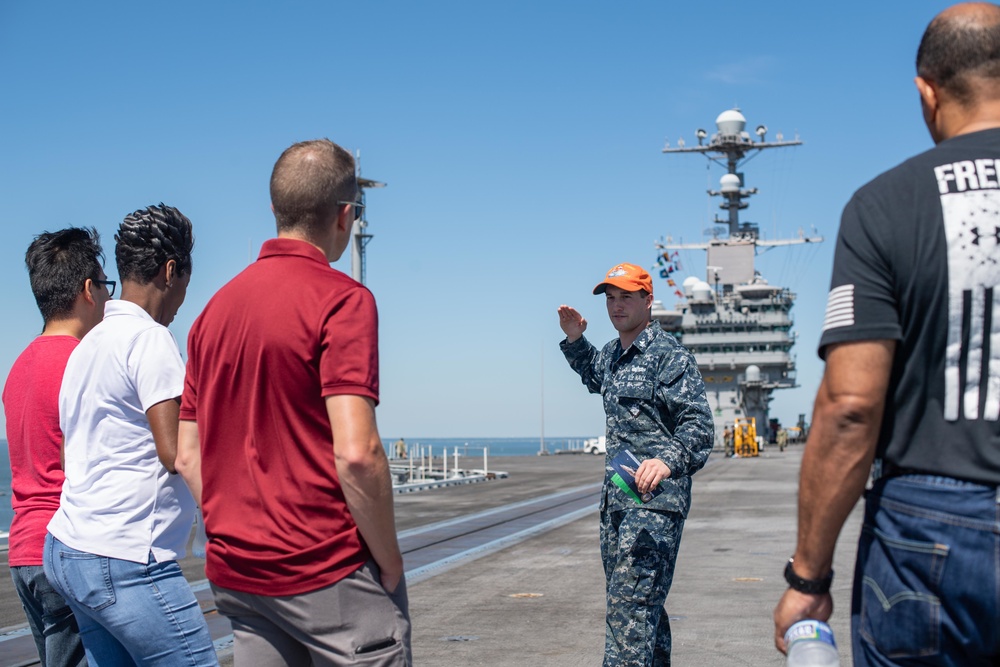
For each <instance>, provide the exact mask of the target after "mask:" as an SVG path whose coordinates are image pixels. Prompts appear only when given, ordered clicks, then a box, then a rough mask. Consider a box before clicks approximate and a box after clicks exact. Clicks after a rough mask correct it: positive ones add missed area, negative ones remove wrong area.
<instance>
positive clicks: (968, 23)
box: [917, 8, 1000, 106]
mask: <svg viewBox="0 0 1000 667" xmlns="http://www.w3.org/2000/svg"><path fill="white" fill-rule="evenodd" d="M985 9H987V8H984V10H985ZM994 9H995V8H994ZM917 75H918V76H920V77H921V78H923V79H926V80H928V81H933V82H934V83H935V84H937V85H938V87H940V88H941V89H943V90H945V91H947V92H948V93H950V94H951V95H952V96H953V97H954V98H955V99H956V100H957V101H958V102H959V103H960V104H962V105H963V106H969V105H970V104H973V103H975V102H976V101H977V99H978V98H979V95H980V94H983V93H985V94H986V95H987V97H988V98H992V97H997V96H998V94H1000V11H980V12H977V13H976V15H975V16H966V15H960V16H938V17H936V18H935V19H934V20H933V21H931V23H930V25H928V26H927V30H926V31H924V36H923V38H922V39H921V40H920V47H919V48H918V49H917ZM983 84H986V85H985V86H984V85H983Z"/></svg>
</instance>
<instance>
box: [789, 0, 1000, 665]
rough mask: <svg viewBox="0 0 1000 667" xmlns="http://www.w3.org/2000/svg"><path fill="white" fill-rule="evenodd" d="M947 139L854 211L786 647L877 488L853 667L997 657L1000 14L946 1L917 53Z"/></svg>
mask: <svg viewBox="0 0 1000 667" xmlns="http://www.w3.org/2000/svg"><path fill="white" fill-rule="evenodd" d="M917 73H918V76H917V78H916V85H917V89H918V91H919V93H920V98H921V103H922V108H923V115H924V120H925V122H926V124H927V127H928V129H929V130H930V134H931V137H932V139H933V140H934V143H935V144H936V146H935V147H934V148H933V149H931V150H929V151H927V152H925V153H923V154H921V155H917V156H916V157H914V158H911V159H910V160H908V161H906V162H904V163H903V164H901V165H899V166H898V167H896V168H894V169H892V170H890V171H888V172H886V173H884V174H882V175H881V176H879V177H878V178H876V179H875V180H873V181H872V182H870V183H868V184H867V185H865V186H864V187H863V188H861V189H860V190H858V192H857V193H855V195H854V197H853V198H852V199H851V201H850V202H849V203H848V205H847V207H846V208H845V209H844V214H843V218H842V220H841V227H840V232H839V236H838V239H837V247H836V257H835V260H834V269H833V279H832V281H831V289H830V295H829V300H828V303H827V311H826V320H825V322H824V326H823V335H822V338H821V340H820V355H821V356H822V357H823V358H824V359H825V360H826V370H825V373H824V375H823V380H822V383H821V385H820V389H819V392H818V394H817V397H816V404H815V408H814V414H813V424H812V429H811V431H810V434H809V440H808V443H807V445H806V450H805V455H804V457H803V461H802V470H801V479H800V484H799V534H798V543H797V547H796V550H795V554H794V556H793V558H792V559H791V560H790V561H789V563H788V564H787V565H786V569H785V578H786V580H787V581H788V583H789V589H788V591H786V593H785V595H784V596H783V597H782V599H781V601H780V602H779V604H778V606H777V608H776V609H775V612H774V620H775V644H776V645H777V647H778V649H779V650H782V651H784V650H785V642H784V638H783V636H784V633H785V631H786V630H787V629H788V628H789V627H790V626H791V625H792V624H793V623H795V622H796V621H798V620H802V619H819V620H826V619H828V618H829V617H830V614H831V613H832V612H833V603H832V599H831V597H830V594H829V587H830V583H831V581H832V578H833V570H832V562H833V550H834V546H835V544H836V540H837V537H838V535H839V533H840V529H841V527H842V526H843V523H844V520H845V519H846V517H847V515H848V514H849V513H850V511H851V509H852V508H853V507H854V505H855V503H856V502H857V500H858V498H859V497H860V496H861V494H862V492H863V491H864V489H865V485H866V481H867V480H868V477H869V472H870V471H871V473H872V478H873V483H872V488H871V490H870V491H869V492H868V493H867V494H866V513H865V523H864V528H863V531H862V536H861V540H860V542H859V546H858V560H857V564H856V567H855V581H854V591H853V592H854V595H853V604H852V638H853V653H854V660H855V665H903V664H914V661H916V660H920V661H921V662H920V664H934V665H977V664H984V665H985V664H997V663H998V661H1000V633H998V632H997V627H1000V593H998V591H1000V536H998V534H997V532H996V530H997V529H996V526H997V511H998V510H997V508H998V507H1000V505H998V500H1000V495H998V486H1000V7H998V6H996V5H993V4H987V3H966V4H961V5H956V6H954V7H951V8H949V9H946V10H945V11H943V12H941V13H940V14H939V15H938V16H937V17H936V18H935V19H934V20H933V21H932V22H931V24H930V25H929V26H928V28H927V31H926V32H925V33H924V36H923V40H922V41H921V44H920V48H919V51H918V53H917Z"/></svg>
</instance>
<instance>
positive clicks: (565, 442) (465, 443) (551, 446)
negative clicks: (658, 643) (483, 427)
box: [0, 436, 584, 532]
mask: <svg viewBox="0 0 1000 667" xmlns="http://www.w3.org/2000/svg"><path fill="white" fill-rule="evenodd" d="M398 439H399V438H398V437H396V438H383V440H382V444H383V445H384V446H385V450H386V453H387V454H389V456H392V455H393V454H395V451H396V449H395V442H396V440H398ZM404 441H405V442H406V444H407V445H408V446H409V450H410V452H411V456H419V451H420V450H421V449H422V450H423V452H424V455H425V456H426V455H428V454H432V455H434V456H441V454H442V453H443V452H444V450H445V449H447V450H448V456H453V455H454V453H455V449H456V448H458V455H459V456H474V457H479V456H482V455H483V450H484V449H486V450H487V452H488V454H487V456H488V457H489V458H490V459H493V458H494V457H502V456H534V455H536V454H538V453H539V452H540V451H541V449H542V446H543V443H542V439H541V438H412V439H411V438H406V437H405V436H404ZM583 441H584V438H582V437H581V438H545V442H544V447H545V449H546V451H548V452H553V451H556V450H558V449H579V448H582V447H583ZM10 500H11V499H10V458H9V454H8V452H7V441H6V440H0V532H7V530H8V529H9V528H10V521H11V519H12V518H13V517H14V511H13V510H12V509H11V507H10Z"/></svg>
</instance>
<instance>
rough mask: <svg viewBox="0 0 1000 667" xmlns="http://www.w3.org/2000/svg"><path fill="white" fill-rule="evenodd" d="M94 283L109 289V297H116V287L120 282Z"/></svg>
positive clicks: (100, 281)
mask: <svg viewBox="0 0 1000 667" xmlns="http://www.w3.org/2000/svg"><path fill="white" fill-rule="evenodd" d="M93 282H94V283H96V284H98V285H104V286H105V287H107V288H108V296H114V295H115V285H117V284H118V281H116V280H94V281H93Z"/></svg>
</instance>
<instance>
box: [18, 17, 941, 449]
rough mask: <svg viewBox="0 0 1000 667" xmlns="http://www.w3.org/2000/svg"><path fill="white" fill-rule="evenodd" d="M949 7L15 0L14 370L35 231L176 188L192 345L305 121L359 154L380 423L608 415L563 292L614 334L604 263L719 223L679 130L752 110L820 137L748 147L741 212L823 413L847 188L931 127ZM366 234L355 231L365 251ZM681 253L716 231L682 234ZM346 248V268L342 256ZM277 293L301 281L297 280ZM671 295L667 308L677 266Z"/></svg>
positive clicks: (548, 420)
mask: <svg viewBox="0 0 1000 667" xmlns="http://www.w3.org/2000/svg"><path fill="white" fill-rule="evenodd" d="M947 5H948V3H945V2H931V1H929V0H914V1H910V2H906V3H900V2H892V3H888V2H886V3H872V2H865V3H861V2H857V1H856V0H847V1H845V2H841V3H832V4H831V3H818V4H817V3H812V4H810V3H800V2H761V3H753V4H751V3H743V2H735V1H729V0H722V1H719V2H714V3H710V4H708V5H699V4H697V3H679V2H650V1H635V2H622V3H610V2H580V1H576V2H544V1H537V0H536V1H534V2H520V1H507V2H503V3H488V2H419V3H415V2H351V3H347V2H339V1H336V2H335V1H327V2H287V3H263V2H256V3H255V2H247V3H236V2H216V3H205V2H187V1H184V0H181V1H177V2H171V3H144V2H101V3H77V2H45V1H39V2H27V1H25V0H8V1H6V2H4V3H2V4H0V74H2V82H3V92H2V95H0V122H2V127H3V130H2V131H0V196H2V201H3V204H2V207H0V216H2V218H0V222H2V225H3V227H2V229H3V230H4V234H5V237H6V238H5V241H4V243H3V244H2V246H0V253H2V254H0V278H2V279H3V284H4V285H5V289H4V290H3V292H2V294H3V310H4V313H5V320H6V322H5V326H3V327H2V328H0V373H2V374H3V376H4V377H6V373H7V371H8V370H9V368H10V365H11V364H12V363H13V361H14V359H15V358H16V356H17V354H18V353H19V352H20V351H21V349H23V347H24V346H25V345H26V344H27V343H28V342H29V341H30V340H31V338H32V337H33V336H34V335H35V334H37V333H38V332H39V331H40V329H41V318H40V316H39V315H38V312H37V309H36V307H35V305H34V300H33V299H32V297H31V293H30V289H29V286H28V280H27V273H26V271H25V269H24V263H23V257H24V251H25V249H26V248H27V245H28V243H30V241H31V239H32V237H33V236H34V235H35V234H37V233H39V232H40V231H43V230H55V229H58V228H62V227H65V226H68V225H83V226H94V227H97V229H98V230H99V231H100V232H101V234H102V237H103V240H104V245H105V249H106V253H107V255H108V258H109V266H108V267H107V268H108V274H109V276H110V277H111V278H117V270H116V269H115V268H114V266H113V264H114V260H113V258H114V248H113V246H114V239H113V237H114V231H115V229H116V228H117V225H118V223H119V222H120V221H121V219H122V217H123V216H124V215H126V214H127V213H129V212H131V211H132V210H135V209H137V208H141V207H143V206H146V205H148V204H152V203H157V202H160V201H163V202H165V203H167V204H170V205H173V206H177V207H178V208H179V209H180V210H181V211H183V212H184V213H185V214H186V215H187V216H188V217H190V218H191V220H192V222H193V223H194V228H195V236H196V247H195V268H194V274H193V278H192V282H191V287H190V289H189V291H188V297H187V301H186V303H185V304H184V306H183V307H182V308H181V311H180V313H179V315H178V317H177V319H176V320H175V321H174V323H173V324H172V325H171V329H172V330H173V331H174V334H175V336H176V337H177V339H178V341H179V343H180V345H181V349H182V352H183V351H184V347H185V340H186V337H187V332H188V328H189V327H190V325H191V322H192V321H193V320H194V318H195V317H196V316H197V315H198V313H199V312H200V311H201V309H202V307H203V306H204V304H205V303H206V302H207V300H208V299H209V297H210V296H211V295H212V294H213V293H214V292H215V290H216V289H218V288H219V287H220V286H221V285H222V284H224V283H225V282H226V281H227V280H229V279H230V278H231V277H232V276H233V275H235V274H236V273H237V272H239V271H240V270H241V269H242V268H243V267H245V266H246V264H247V263H248V262H249V261H250V260H251V259H252V258H255V257H256V255H257V252H258V251H259V249H260V244H261V243H262V242H263V241H265V240H266V239H268V238H270V237H271V236H273V234H274V223H273V218H272V217H271V214H270V211H269V200H268V192H267V183H268V178H269V175H270V171H271V167H272V165H273V164H274V161H275V159H276V158H277V157H278V155H279V154H280V153H281V151H282V150H283V149H284V148H286V147H287V146H288V145H290V144H291V143H294V142H296V141H300V140H304V139H312V138H317V137H329V138H330V139H332V140H334V141H336V142H338V143H340V144H341V145H343V146H344V147H346V148H348V149H349V150H352V151H357V150H360V151H361V164H362V174H363V175H364V176H366V177H369V178H374V179H377V180H381V181H385V182H386V183H388V187H387V188H385V189H383V190H377V191H373V192H371V193H370V194H369V196H368V219H369V229H368V231H369V232H370V233H372V234H373V235H374V239H373V240H372V241H371V242H370V244H369V245H368V249H367V250H368V266H367V273H368V276H367V277H368V281H367V283H368V286H369V287H370V288H371V290H372V292H373V293H374V294H375V296H376V298H377V300H378V303H379V313H380V321H381V328H380V353H381V368H382V375H381V379H382V402H381V405H380V406H379V410H378V418H379V425H380V430H381V432H382V435H383V436H385V437H393V438H394V437H398V436H403V437H408V438H412V437H501V436H523V437H530V436H536V435H538V434H540V432H541V431H542V429H543V419H544V433H545V434H546V435H547V436H550V437H555V436H589V435H597V434H599V433H602V432H603V428H604V427H603V413H602V408H601V404H600V400H599V398H597V397H595V396H591V395H588V394H587V393H586V391H585V389H584V388H583V387H582V385H580V384H579V380H578V379H577V377H576V376H575V375H574V374H573V373H572V372H571V371H570V370H569V369H568V367H567V366H566V364H565V362H564V361H563V359H562V357H561V355H560V353H559V350H558V341H559V340H560V339H561V337H562V334H561V332H560V330H559V326H558V321H557V317H556V308H557V307H558V306H559V305H560V304H562V303H568V304H570V305H573V306H575V307H577V308H578V309H579V310H581V312H582V313H583V314H584V316H586V317H587V318H588V320H589V321H590V329H589V330H588V338H590V339H591V340H592V341H594V342H595V344H601V343H604V342H606V341H607V340H609V339H611V338H612V337H613V335H614V331H613V329H612V328H611V326H610V324H609V323H608V321H607V315H606V312H605V309H604V303H603V299H601V298H600V297H595V296H592V295H591V290H592V288H593V286H594V285H595V284H596V283H597V282H599V281H600V279H601V278H602V276H603V274H604V272H605V271H606V270H607V269H608V268H609V267H610V266H612V265H613V264H616V263H618V262H621V261H630V262H634V263H638V264H643V265H646V266H652V265H653V264H654V263H655V257H656V255H655V250H654V245H653V244H654V242H655V241H656V240H657V239H660V238H661V237H664V236H667V235H669V236H671V237H673V239H674V240H675V241H676V240H682V239H683V240H685V241H699V240H702V239H703V238H704V236H703V230H704V229H705V228H706V227H708V221H709V220H710V219H711V218H712V216H713V215H714V212H715V210H716V205H717V203H718V202H717V201H714V200H713V201H709V200H708V197H707V196H706V195H705V190H706V189H708V188H709V187H716V186H717V184H718V178H719V176H721V175H722V173H723V172H722V171H721V170H720V169H719V168H718V167H712V168H711V169H709V168H708V166H707V165H708V162H707V161H706V160H705V159H704V158H703V157H701V156H696V155H671V156H668V155H663V154H662V153H661V149H662V147H663V145H664V141H665V140H666V141H670V143H671V145H676V143H677V139H678V138H681V137H683V138H684V139H685V141H687V142H688V143H692V142H694V141H695V139H694V131H695V129H696V128H699V127H703V128H706V129H708V130H709V131H710V132H711V131H714V125H713V123H714V120H715V118H716V116H718V114H719V113H721V112H722V111H724V110H726V109H728V108H731V107H733V106H739V108H740V109H741V110H742V111H743V113H744V114H745V115H746V117H747V122H748V125H749V126H750V128H753V127H756V125H758V124H761V123H763V124H765V125H767V126H768V128H770V134H769V136H770V137H772V138H773V137H774V135H775V134H776V133H777V132H782V133H783V134H784V136H785V137H786V138H792V137H794V136H796V134H797V135H798V136H799V137H800V138H801V139H802V140H803V141H804V145H803V146H801V147H798V148H792V149H783V150H780V151H779V150H775V151H768V152H764V153H762V154H760V155H759V156H758V157H757V158H755V159H754V161H753V162H751V163H750V164H748V165H747V168H746V175H747V185H748V186H749V187H758V188H759V189H760V194H758V195H757V196H756V197H754V198H753V199H751V201H750V203H751V206H750V209H749V210H748V211H747V212H745V213H744V217H743V219H744V220H749V221H753V222H758V223H759V224H760V226H761V229H762V230H763V232H764V234H765V235H766V236H767V237H768V238H776V237H777V238H787V237H790V236H793V235H796V234H797V233H798V231H799V229H803V230H805V231H806V232H808V233H812V228H813V227H815V229H816V232H817V233H819V234H822V235H823V236H825V237H826V238H827V242H826V243H825V244H823V245H822V246H819V247H799V248H794V249H791V250H781V249H776V250H773V251H771V252H769V253H767V254H765V255H762V256H761V257H760V259H759V261H758V268H759V269H760V270H761V271H762V273H763V275H764V276H765V277H766V278H768V279H769V280H770V281H771V282H772V283H776V284H782V285H785V286H788V287H791V288H792V289H793V290H794V291H795V292H797V293H798V295H799V299H798V302H797V303H796V306H795V308H794V310H793V315H794V317H795V321H796V331H797V332H798V335H799V339H798V345H797V346H796V348H795V352H796V354H797V360H798V366H799V382H800V384H801V387H800V388H798V389H794V390H788V391H785V392H780V393H778V394H777V395H776V396H777V398H776V400H775V402H774V404H773V406H772V415H773V416H776V417H778V418H780V419H782V420H783V421H785V422H794V421H795V419H796V418H797V415H798V414H799V413H803V412H804V413H807V414H808V413H810V412H811V407H812V400H813V396H814V394H815V391H816V387H817V386H818V382H819V378H820V375H821V373H822V364H821V362H820V361H819V360H818V359H817V357H816V354H815V346H816V342H817V340H818V338H819V331H820V324H821V321H822V316H823V308H824V306H825V299H826V291H827V286H828V282H829V274H830V263H831V260H832V254H833V239H834V237H835V234H836V231H837V225H838V221H839V216H840V211H841V209H842V207H843V205H844V204H845V203H846V201H847V200H848V198H849V197H850V195H851V193H852V192H853V191H854V190H856V189H857V188H858V187H859V186H860V185H862V184H863V183H864V182H866V181H867V180H869V179H870V178H872V177H874V176H875V175H876V174H878V173H879V172H881V171H883V170H885V169H887V168H889V167H891V166H893V165H894V164H896V163H898V162H900V161H902V160H903V159H905V158H906V157H908V156H910V155H912V154H914V153H917V152H920V151H923V150H925V149H927V148H929V147H930V145H931V142H930V139H929V137H928V135H927V132H926V129H925V128H924V127H923V124H922V122H921V119H920V114H919V106H918V99H917V94H916V92H915V90H914V88H913V84H912V78H913V67H914V66H913V61H914V56H915V53H916V48H917V45H918V43H919V40H920V36H921V34H922V32H923V30H924V28H925V27H926V25H927V23H928V22H929V21H930V19H931V18H932V17H933V16H934V15H935V14H936V13H937V12H938V11H940V10H941V9H943V8H944V7H946V6H947ZM345 257H346V255H345ZM681 262H682V267H683V271H682V272H681V274H680V277H681V278H683V277H684V276H686V275H698V276H699V277H702V276H703V275H704V265H705V260H704V255H703V253H699V252H696V251H685V252H684V253H683V254H682V256H681ZM336 266H337V268H340V269H342V270H345V271H349V270H350V269H349V262H348V261H347V260H346V259H345V260H342V261H341V262H339V263H338V264H337V265H336ZM273 288H274V289H278V290H294V289H295V285H293V284H281V283H280V282H278V283H276V284H275V285H274V286H273ZM655 288H656V290H657V296H660V297H663V298H664V300H665V301H666V302H667V305H668V306H670V305H672V299H671V298H670V291H669V290H668V289H667V286H666V284H665V283H663V282H662V281H659V280H657V282H656V285H655Z"/></svg>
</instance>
